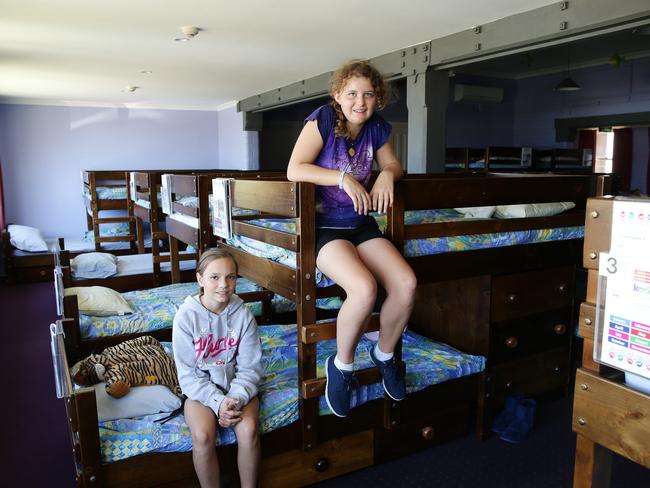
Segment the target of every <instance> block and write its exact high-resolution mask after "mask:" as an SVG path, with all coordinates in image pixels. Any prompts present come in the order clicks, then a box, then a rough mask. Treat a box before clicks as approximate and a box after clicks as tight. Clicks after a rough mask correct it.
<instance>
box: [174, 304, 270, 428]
mask: <svg viewBox="0 0 650 488" xmlns="http://www.w3.org/2000/svg"><path fill="white" fill-rule="evenodd" d="M172 343H173V346H174V360H175V361H176V369H177V370H178V382H179V383H180V385H181V389H182V390H183V393H184V394H185V395H187V397H188V398H190V399H192V400H196V401H197V402H200V403H202V404H203V405H205V406H206V407H210V408H211V409H212V410H213V411H214V413H215V414H216V415H217V416H218V415H219V406H220V405H221V402H222V401H223V399H224V397H225V396H226V395H228V396H230V397H233V398H238V399H239V400H240V402H239V406H240V407H243V406H244V405H246V404H247V403H248V402H249V401H250V400H251V399H252V398H253V397H254V396H255V395H257V385H258V384H259V382H260V379H261V377H262V365H261V359H262V346H261V344H260V337H259V334H258V332H257V323H256V322H255V318H254V317H253V314H252V313H251V312H250V311H249V310H248V308H247V307H246V306H244V301H243V300H242V299H241V298H239V297H238V296H237V295H232V296H231V297H230V301H229V302H228V305H226V308H225V309H223V310H222V312H221V313H219V314H216V313H213V312H211V311H210V310H208V309H207V308H205V307H204V306H203V305H202V304H201V302H200V300H199V297H198V295H196V296H189V297H187V298H186V299H185V302H184V303H183V304H182V305H181V306H180V307H179V309H178V312H176V316H175V317H174V328H173V331H172Z"/></svg>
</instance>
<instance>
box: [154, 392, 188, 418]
mask: <svg viewBox="0 0 650 488" xmlns="http://www.w3.org/2000/svg"><path fill="white" fill-rule="evenodd" d="M185 400H187V397H186V396H185V395H183V398H181V406H180V407H178V408H177V409H176V410H174V411H173V412H171V413H170V414H169V415H168V416H167V417H162V418H159V419H156V420H154V422H160V425H162V424H164V423H166V422H169V421H170V420H171V419H173V418H174V417H178V416H179V415H180V414H182V413H183V407H184V405H185Z"/></svg>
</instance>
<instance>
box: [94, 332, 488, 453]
mask: <svg viewBox="0 0 650 488" xmlns="http://www.w3.org/2000/svg"><path fill="white" fill-rule="evenodd" d="M260 336H261V340H262V350H263V353H262V365H263V368H264V375H263V378H262V382H261V384H260V388H259V390H260V394H259V397H260V420H259V424H260V432H262V433H267V432H270V431H272V430H275V429H278V428H281V427H283V426H286V425H289V424H291V423H293V422H296V421H297V420H298V418H299V412H298V346H297V341H296V339H297V333H296V326H295V325H293V324H291V325H270V326H263V327H260ZM373 344H374V343H372V342H371V341H369V340H368V339H366V338H365V337H363V338H362V339H361V342H360V343H359V346H358V347H357V353H356V357H355V367H356V368H357V369H364V368H368V367H371V366H372V363H371V361H370V359H369V357H368V353H367V350H368V348H369V347H371V346H372V345H373ZM165 346H166V347H167V348H168V347H169V344H168V343H167V344H165ZM317 350H318V352H317V364H318V375H319V376H320V377H324V375H325V373H324V369H323V367H324V362H325V359H326V358H327V357H328V356H329V355H331V354H333V353H334V351H335V350H336V344H335V341H334V340H330V341H325V342H321V343H318V345H317ZM402 358H403V360H404V361H405V363H406V385H407V387H406V388H407V392H408V393H414V392H416V391H419V390H422V389H423V388H426V387H427V386H430V385H434V384H437V383H442V382H444V381H449V380H453V379H456V378H460V377H462V376H466V375H470V374H475V373H479V372H481V371H483V369H484V368H485V358H484V357H482V356H474V355H471V354H465V353H463V352H460V351H458V350H456V349H454V348H452V347H450V346H448V345H446V344H443V343H439V342H435V341H432V340H431V339H427V338H425V337H423V336H420V335H418V334H416V333H413V332H410V331H407V332H406V333H405V334H404V336H403V348H402ZM383 396H384V392H383V387H382V386H381V384H380V383H376V384H373V385H364V386H359V387H357V388H354V389H353V390H352V406H353V407H357V406H359V405H363V404H364V403H366V402H368V401H371V400H374V399H377V398H383ZM328 414H330V411H329V409H328V408H327V404H326V402H325V398H324V397H321V398H320V415H328ZM166 416H167V414H156V415H148V416H144V417H138V418H134V419H120V420H111V421H105V422H100V423H99V435H100V448H101V457H102V462H112V461H118V460H121V459H126V458H128V457H132V456H137V455H139V454H145V453H152V452H184V451H190V450H191V449H192V439H191V436H190V431H189V428H188V427H187V425H186V424H185V421H184V418H183V416H182V415H179V416H177V417H174V418H172V419H171V420H169V421H168V422H166V423H164V424H161V423H160V422H156V420H157V419H161V418H164V417H166ZM235 442H236V438H235V435H234V432H233V431H232V429H223V428H219V431H218V436H217V445H227V444H233V443H235Z"/></svg>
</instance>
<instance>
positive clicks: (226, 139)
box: [218, 104, 259, 170]
mask: <svg viewBox="0 0 650 488" xmlns="http://www.w3.org/2000/svg"><path fill="white" fill-rule="evenodd" d="M243 128H244V119H243V113H242V112H237V107H236V106H235V104H233V105H232V106H231V107H227V108H224V109H223V110H220V111H219V126H218V131H219V167H220V168H222V169H251V170H255V169H259V143H258V133H257V132H255V131H244V129H243Z"/></svg>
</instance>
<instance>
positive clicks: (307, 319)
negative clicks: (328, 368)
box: [291, 183, 319, 449]
mask: <svg viewBox="0 0 650 488" xmlns="http://www.w3.org/2000/svg"><path fill="white" fill-rule="evenodd" d="M291 191H292V192H295V193H297V194H296V202H297V204H298V208H297V209H296V211H297V215H298V217H299V218H298V219H296V222H297V223H298V224H299V225H297V226H296V234H297V235H298V236H299V242H300V250H299V252H298V253H297V254H296V256H297V259H298V262H297V263H296V272H297V273H298V276H297V278H298V279H297V280H296V283H297V285H298V286H297V296H296V315H297V319H298V320H297V321H298V327H297V333H298V385H301V386H302V382H303V381H304V380H306V379H311V378H316V377H317V374H316V373H317V370H316V343H312V344H306V343H304V342H303V341H302V340H301V338H302V333H301V331H302V328H303V327H304V326H307V325H311V324H315V323H316V238H315V234H316V222H315V217H316V216H315V213H314V206H315V194H316V192H315V187H314V185H313V184H311V183H298V184H294V186H293V188H292V189H291ZM300 391H301V392H302V388H300ZM318 401H319V397H315V398H309V399H307V398H303V397H302V395H301V398H300V428H301V431H302V448H303V449H311V448H313V447H314V446H315V445H316V442H317V440H318V434H317V432H316V421H317V420H318Z"/></svg>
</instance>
